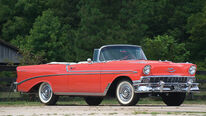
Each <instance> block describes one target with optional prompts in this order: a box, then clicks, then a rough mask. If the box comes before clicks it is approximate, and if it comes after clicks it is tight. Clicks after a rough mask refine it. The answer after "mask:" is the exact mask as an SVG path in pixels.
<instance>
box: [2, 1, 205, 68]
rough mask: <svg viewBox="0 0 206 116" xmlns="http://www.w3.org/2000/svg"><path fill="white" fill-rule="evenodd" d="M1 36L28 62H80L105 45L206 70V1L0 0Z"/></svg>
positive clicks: (153, 58) (24, 61)
mask: <svg viewBox="0 0 206 116" xmlns="http://www.w3.org/2000/svg"><path fill="white" fill-rule="evenodd" d="M0 38H1V39H3V40H4V41H6V42H9V43H11V44H12V45H14V46H16V47H18V48H19V49H20V52H21V53H22V54H23V56H24V58H23V61H22V62H23V63H24V64H38V63H45V62H50V61H64V62H66V61H82V60H86V59H87V58H91V57H92V54H93V49H94V48H99V47H101V46H102V45H106V44H135V45H141V46H142V47H143V49H144V51H145V54H146V56H147V57H148V59H152V60H159V59H160V60H170V61H175V62H186V61H188V62H193V63H196V64H197V65H198V69H199V70H205V69H206V0H0Z"/></svg>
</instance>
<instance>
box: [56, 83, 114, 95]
mask: <svg viewBox="0 0 206 116" xmlns="http://www.w3.org/2000/svg"><path fill="white" fill-rule="evenodd" d="M110 85H111V83H108V85H107V87H106V88H105V90H104V93H87V92H86V93H83V92H55V93H54V94H55V95H74V96H105V95H106V94H107V91H108V90H109V87H110Z"/></svg>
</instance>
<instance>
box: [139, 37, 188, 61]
mask: <svg viewBox="0 0 206 116" xmlns="http://www.w3.org/2000/svg"><path fill="white" fill-rule="evenodd" d="M142 46H143V49H144V51H145V53H146V56H147V57H148V58H149V59H152V60H170V61H179V62H181V61H187V60H188V56H189V55H190V52H189V51H187V50H186V49H185V44H184V43H181V44H179V43H177V42H176V41H175V39H174V38H173V37H172V36H168V35H163V36H157V37H154V38H153V39H151V38H146V39H145V40H144V41H143V42H142Z"/></svg>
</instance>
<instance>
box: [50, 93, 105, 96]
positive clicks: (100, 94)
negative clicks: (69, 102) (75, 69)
mask: <svg viewBox="0 0 206 116" xmlns="http://www.w3.org/2000/svg"><path fill="white" fill-rule="evenodd" d="M54 94H55V95H74V96H104V93H81V92H71V93H70V92H55V93H54Z"/></svg>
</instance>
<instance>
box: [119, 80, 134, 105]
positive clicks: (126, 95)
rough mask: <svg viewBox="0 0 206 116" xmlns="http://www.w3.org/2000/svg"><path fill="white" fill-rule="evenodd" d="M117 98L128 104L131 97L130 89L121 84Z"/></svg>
mask: <svg viewBox="0 0 206 116" xmlns="http://www.w3.org/2000/svg"><path fill="white" fill-rule="evenodd" d="M119 97H120V99H121V100H122V101H124V102H128V101H129V100H130V99H131V97H132V88H131V87H130V86H129V85H128V84H126V83H125V84H122V85H121V86H120V89H119Z"/></svg>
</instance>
